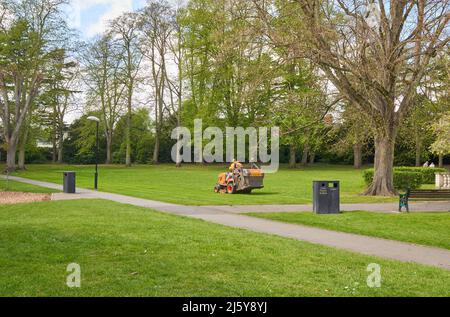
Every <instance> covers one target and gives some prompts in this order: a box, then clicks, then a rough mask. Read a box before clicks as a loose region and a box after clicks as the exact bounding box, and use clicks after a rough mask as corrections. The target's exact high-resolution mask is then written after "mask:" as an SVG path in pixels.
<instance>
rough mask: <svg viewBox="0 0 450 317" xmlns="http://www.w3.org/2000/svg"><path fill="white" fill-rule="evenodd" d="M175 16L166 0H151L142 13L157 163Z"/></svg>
mask: <svg viewBox="0 0 450 317" xmlns="http://www.w3.org/2000/svg"><path fill="white" fill-rule="evenodd" d="M173 19H174V12H173V10H172V8H171V7H170V5H169V4H168V3H167V2H166V1H150V2H149V3H148V5H147V6H146V7H145V8H144V9H143V10H142V12H141V21H140V28H141V29H142V32H143V34H144V35H143V39H142V45H141V50H142V53H143V55H144V56H145V57H146V58H147V59H148V60H149V61H150V79H151V84H152V86H153V104H154V109H153V110H154V111H153V112H154V116H155V120H154V125H155V146H154V150H153V163H154V164H158V163H159V154H160V153H159V152H160V146H161V133H162V126H163V118H164V112H165V111H166V104H165V97H166V88H167V73H168V72H167V67H168V65H167V59H168V52H169V46H168V43H169V39H170V37H171V34H172V32H173V23H172V21H173Z"/></svg>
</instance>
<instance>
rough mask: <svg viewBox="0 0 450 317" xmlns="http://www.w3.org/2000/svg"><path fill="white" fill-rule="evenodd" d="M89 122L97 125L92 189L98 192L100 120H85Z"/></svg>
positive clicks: (93, 118) (91, 118)
mask: <svg viewBox="0 0 450 317" xmlns="http://www.w3.org/2000/svg"><path fill="white" fill-rule="evenodd" d="M87 119H88V120H90V121H94V122H96V123H97V136H96V149H95V180H94V189H95V190H98V149H99V138H98V137H99V134H98V128H99V124H100V119H99V118H97V117H94V116H91V117H88V118H87Z"/></svg>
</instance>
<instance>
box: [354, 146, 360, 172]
mask: <svg viewBox="0 0 450 317" xmlns="http://www.w3.org/2000/svg"><path fill="white" fill-rule="evenodd" d="M353 157H354V158H353V166H354V167H355V168H356V169H361V168H362V145H361V144H355V145H353Z"/></svg>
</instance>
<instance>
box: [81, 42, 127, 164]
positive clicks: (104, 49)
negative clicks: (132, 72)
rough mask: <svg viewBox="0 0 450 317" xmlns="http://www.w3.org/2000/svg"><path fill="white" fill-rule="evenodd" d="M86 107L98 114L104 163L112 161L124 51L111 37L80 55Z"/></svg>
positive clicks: (121, 101)
mask: <svg viewBox="0 0 450 317" xmlns="http://www.w3.org/2000/svg"><path fill="white" fill-rule="evenodd" d="M83 63H84V65H83V66H84V67H83V68H84V70H83V72H84V76H83V78H84V82H85V83H86V85H87V87H88V91H87V93H88V108H89V110H91V111H95V112H100V113H101V118H100V119H101V120H102V126H103V128H104V133H105V137H106V164H110V163H111V162H112V145H113V138H114V130H115V127H116V124H117V122H118V120H119V119H120V115H121V114H122V112H123V108H124V92H125V90H126V87H127V86H126V84H125V82H126V80H125V79H124V78H125V74H124V70H123V50H122V48H121V47H120V46H119V45H117V44H116V43H115V42H114V41H113V40H112V38H111V36H110V35H105V36H103V37H101V38H100V39H98V40H97V41H95V42H94V43H92V44H91V45H89V46H88V47H87V50H86V52H85V53H84V56H83Z"/></svg>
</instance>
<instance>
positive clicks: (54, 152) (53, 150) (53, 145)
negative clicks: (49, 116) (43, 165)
mask: <svg viewBox="0 0 450 317" xmlns="http://www.w3.org/2000/svg"><path fill="white" fill-rule="evenodd" d="M56 152H57V147H56V131H55V132H54V133H53V136H52V163H56V155H57V154H56Z"/></svg>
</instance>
